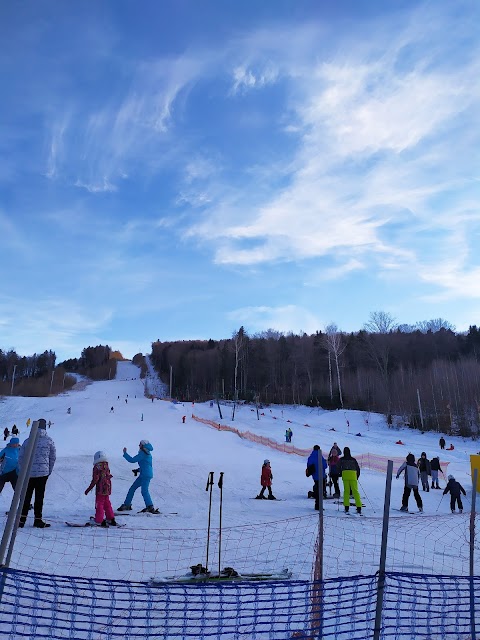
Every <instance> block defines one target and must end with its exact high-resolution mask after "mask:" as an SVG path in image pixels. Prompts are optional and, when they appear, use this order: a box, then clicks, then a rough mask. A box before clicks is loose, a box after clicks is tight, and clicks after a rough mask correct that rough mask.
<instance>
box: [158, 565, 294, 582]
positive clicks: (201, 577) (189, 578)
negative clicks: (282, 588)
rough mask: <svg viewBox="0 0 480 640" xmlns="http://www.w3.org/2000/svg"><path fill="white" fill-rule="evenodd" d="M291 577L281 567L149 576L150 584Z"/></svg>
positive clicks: (287, 570) (288, 572)
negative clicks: (267, 569)
mask: <svg viewBox="0 0 480 640" xmlns="http://www.w3.org/2000/svg"><path fill="white" fill-rule="evenodd" d="M291 577H292V572H291V571H290V569H283V570H282V571H278V572H272V573H263V572H259V573H237V572H236V571H233V572H225V573H223V572H222V573H221V574H220V575H218V574H213V575H212V574H211V573H210V572H208V573H199V574H197V575H194V574H193V573H190V574H189V573H187V574H186V575H184V576H170V577H166V578H150V583H151V584H156V583H164V582H241V581H242V580H245V581H247V580H249V581H259V580H288V579H289V578H291Z"/></svg>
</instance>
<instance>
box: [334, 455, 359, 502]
mask: <svg viewBox="0 0 480 640" xmlns="http://www.w3.org/2000/svg"><path fill="white" fill-rule="evenodd" d="M337 468H338V470H339V471H340V473H341V475H342V482H343V506H344V507H345V513H348V512H349V510H350V491H351V492H352V494H353V497H354V498H355V506H356V507H357V513H360V514H361V513H362V499H361V498H360V493H359V492H358V478H359V477H360V467H359V466H358V462H357V461H356V459H355V458H353V457H352V454H351V453H350V449H349V447H345V449H344V450H343V458H340V460H339V461H338V467H337Z"/></svg>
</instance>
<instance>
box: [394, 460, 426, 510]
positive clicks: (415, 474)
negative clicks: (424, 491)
mask: <svg viewBox="0 0 480 640" xmlns="http://www.w3.org/2000/svg"><path fill="white" fill-rule="evenodd" d="M402 471H404V472H405V489H404V490H403V496H402V506H401V508H400V511H408V499H409V498H410V493H411V492H412V491H413V495H414V497H415V500H416V503H417V507H418V510H419V511H420V513H422V512H423V502H422V498H421V497H420V494H419V492H418V481H419V480H420V471H419V470H418V467H417V465H416V463H415V456H414V455H413V453H409V454H408V456H407V459H406V462H404V463H403V464H401V465H400V467H399V468H398V471H397V480H398V478H399V476H400V474H401V473H402Z"/></svg>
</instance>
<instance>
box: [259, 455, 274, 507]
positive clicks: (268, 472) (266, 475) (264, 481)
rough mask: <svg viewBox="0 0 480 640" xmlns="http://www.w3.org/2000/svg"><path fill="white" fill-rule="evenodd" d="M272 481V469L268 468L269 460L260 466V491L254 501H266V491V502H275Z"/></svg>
mask: <svg viewBox="0 0 480 640" xmlns="http://www.w3.org/2000/svg"><path fill="white" fill-rule="evenodd" d="M272 480H273V474H272V469H271V467H270V460H264V461H263V465H262V475H261V476H260V484H261V485H262V489H261V491H260V493H259V494H258V496H256V500H266V499H267V498H265V496H264V495H263V494H264V493H265V489H268V500H276V498H275V496H274V495H273V493H272Z"/></svg>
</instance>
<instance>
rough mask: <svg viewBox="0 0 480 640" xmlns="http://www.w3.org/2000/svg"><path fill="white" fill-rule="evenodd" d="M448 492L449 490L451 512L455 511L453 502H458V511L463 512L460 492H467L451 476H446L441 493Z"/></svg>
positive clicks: (464, 493)
mask: <svg viewBox="0 0 480 640" xmlns="http://www.w3.org/2000/svg"><path fill="white" fill-rule="evenodd" d="M448 492H450V509H451V510H452V513H455V503H458V513H463V504H462V498H461V497H460V493H463V495H464V496H466V495H467V493H466V491H465V489H464V488H463V487H462V485H461V484H460V483H459V482H458V481H457V480H455V478H454V477H453V476H448V482H447V486H446V487H445V489H444V490H443V495H446V494H447V493H448Z"/></svg>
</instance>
